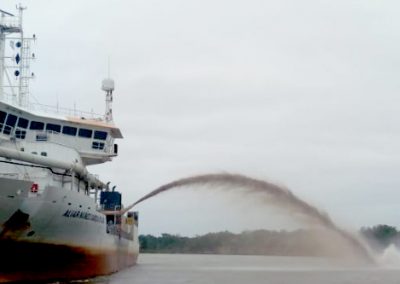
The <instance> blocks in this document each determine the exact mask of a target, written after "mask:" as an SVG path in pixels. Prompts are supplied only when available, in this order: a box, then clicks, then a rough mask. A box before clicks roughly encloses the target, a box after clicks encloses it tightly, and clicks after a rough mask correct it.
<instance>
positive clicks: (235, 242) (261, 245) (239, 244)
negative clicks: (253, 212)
mask: <svg viewBox="0 0 400 284" xmlns="http://www.w3.org/2000/svg"><path fill="white" fill-rule="evenodd" d="M360 233H361V236H362V237H364V238H365V239H366V241H367V243H368V244H369V245H370V246H371V247H372V248H373V249H375V250H376V251H382V250H383V249H385V248H386V247H387V246H389V245H390V244H394V245H400V232H399V231H397V229H396V228H395V227H392V226H388V225H377V226H374V227H363V228H362V229H361V230H360ZM326 238H327V235H326V233H325V235H324V234H321V231H316V230H296V231H292V232H288V231H270V230H257V231H245V232H242V233H240V234H233V233H230V232H219V233H209V234H206V235H202V236H195V237H192V238H189V237H182V236H179V235H171V234H162V235H161V236H159V237H156V236H152V235H141V236H139V241H140V248H141V252H145V253H195V254H197V253H201V254H244V255H246V254H251V255H292V256H326V255H335V250H334V249H332V248H327V246H326Z"/></svg>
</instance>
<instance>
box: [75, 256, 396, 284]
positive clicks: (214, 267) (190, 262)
mask: <svg viewBox="0 0 400 284" xmlns="http://www.w3.org/2000/svg"><path fill="white" fill-rule="evenodd" d="M392 260H393V259H392ZM397 264H399V265H397ZM71 283H90V284H125V283H135V284H157V283H160V284H161V283H163V284H172V283H174V284H175V283H190V284H204V283H215V284H217V283H218V284H222V283H230V284H239V283H246V284H248V283H254V284H258V283H260V284H261V283H271V284H275V283H276V284H292V283H293V284H295V283H296V284H314V283H325V284H339V283H340V284H343V283H348V284H351V283H354V284H361V283H362V284H369V283H371V284H373V283H374V284H375V283H385V284H390V283H396V284H397V283H400V262H398V259H397V258H396V259H395V262H393V261H392V262H390V266H388V265H387V266H382V265H381V266H376V265H361V266H360V265H359V264H358V265H356V264H350V263H344V262H343V261H342V260H339V259H337V260H332V259H325V258H316V257H277V256H238V255H181V254H141V255H140V257H139V261H138V264H137V265H136V266H134V267H131V268H128V269H125V270H122V271H120V272H118V273H115V274H113V275H109V276H103V277H98V278H94V279H89V280H81V281H78V282H77V281H75V282H71Z"/></svg>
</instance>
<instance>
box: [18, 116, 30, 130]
mask: <svg viewBox="0 0 400 284" xmlns="http://www.w3.org/2000/svg"><path fill="white" fill-rule="evenodd" d="M28 124H29V120H27V119H25V118H22V117H20V118H19V119H18V124H17V125H18V127H21V128H25V129H26V128H28Z"/></svg>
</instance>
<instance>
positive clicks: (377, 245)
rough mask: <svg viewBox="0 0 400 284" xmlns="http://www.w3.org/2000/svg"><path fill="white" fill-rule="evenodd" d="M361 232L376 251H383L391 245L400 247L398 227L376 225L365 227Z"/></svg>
mask: <svg viewBox="0 0 400 284" xmlns="http://www.w3.org/2000/svg"><path fill="white" fill-rule="evenodd" d="M360 232H361V235H362V236H363V237H364V238H365V240H366V241H367V242H368V244H369V245H370V247H371V248H373V249H374V250H375V251H378V252H379V251H383V250H384V249H385V248H387V247H388V246H389V245H395V246H397V247H400V232H399V231H397V229H396V227H393V226H389V225H376V226H374V227H363V228H361V230H360Z"/></svg>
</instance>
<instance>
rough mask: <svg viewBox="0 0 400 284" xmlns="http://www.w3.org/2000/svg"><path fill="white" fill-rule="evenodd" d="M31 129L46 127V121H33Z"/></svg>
mask: <svg viewBox="0 0 400 284" xmlns="http://www.w3.org/2000/svg"><path fill="white" fill-rule="evenodd" d="M30 129H32V130H43V129H44V123H43V122H39V121H31V126H30Z"/></svg>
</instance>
